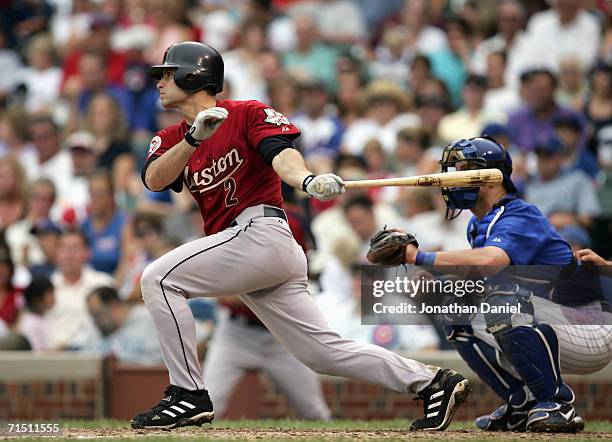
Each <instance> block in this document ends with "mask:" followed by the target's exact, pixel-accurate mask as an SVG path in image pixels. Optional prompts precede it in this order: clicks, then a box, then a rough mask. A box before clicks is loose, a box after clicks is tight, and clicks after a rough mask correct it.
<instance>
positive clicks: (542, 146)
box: [533, 137, 565, 155]
mask: <svg viewBox="0 0 612 442" xmlns="http://www.w3.org/2000/svg"><path fill="white" fill-rule="evenodd" d="M563 150H565V146H564V145H563V143H562V142H561V140H559V138H557V137H550V138H548V139H545V140H540V141H538V143H537V144H536V146H535V147H534V149H533V151H534V152H535V153H537V154H546V155H555V154H560V153H561V152H563Z"/></svg>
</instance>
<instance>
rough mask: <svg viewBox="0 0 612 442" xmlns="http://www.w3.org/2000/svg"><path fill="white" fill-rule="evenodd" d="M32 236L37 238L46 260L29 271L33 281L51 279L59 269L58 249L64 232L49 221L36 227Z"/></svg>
mask: <svg viewBox="0 0 612 442" xmlns="http://www.w3.org/2000/svg"><path fill="white" fill-rule="evenodd" d="M32 234H33V235H35V236H36V239H37V242H38V246H39V247H40V250H41V251H42V254H43V256H44V260H43V261H42V262H41V263H40V264H35V265H33V266H31V267H30V268H29V269H28V270H29V271H30V275H32V279H35V278H51V275H52V274H53V272H55V269H56V267H57V247H58V244H59V239H60V236H61V234H62V231H61V230H60V228H59V227H58V226H57V225H55V224H54V223H52V222H51V221H47V222H45V223H43V224H41V225H37V226H35V227H34V228H33V229H32Z"/></svg>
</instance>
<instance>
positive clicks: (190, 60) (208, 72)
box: [149, 41, 223, 94]
mask: <svg viewBox="0 0 612 442" xmlns="http://www.w3.org/2000/svg"><path fill="white" fill-rule="evenodd" d="M166 69H175V72H174V82H175V83H176V85H177V86H178V87H180V88H181V89H183V90H184V91H187V92H197V91H199V90H202V89H210V90H211V91H212V92H214V93H215V94H217V93H219V92H221V91H222V90H223V59H222V58H221V54H219V53H218V52H217V51H216V50H215V49H213V48H212V47H210V46H208V45H206V44H204V43H198V42H195V41H184V42H181V43H175V44H173V45H172V46H170V47H169V48H168V49H166V52H165V54H164V59H163V61H162V64H158V65H155V66H151V68H150V69H149V73H150V75H151V77H153V78H154V79H156V80H161V78H162V76H163V75H164V70H166Z"/></svg>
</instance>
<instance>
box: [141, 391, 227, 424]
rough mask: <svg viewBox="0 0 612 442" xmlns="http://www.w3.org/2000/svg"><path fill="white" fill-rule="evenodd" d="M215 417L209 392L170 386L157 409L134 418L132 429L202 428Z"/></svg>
mask: <svg viewBox="0 0 612 442" xmlns="http://www.w3.org/2000/svg"><path fill="white" fill-rule="evenodd" d="M214 417H215V413H214V411H213V406H212V402H211V401H210V398H209V397H208V391H206V390H196V391H189V390H186V389H184V388H181V387H177V386H174V385H170V386H168V387H167V388H166V391H165V392H164V398H163V399H162V400H161V401H160V402H159V404H157V405H156V406H155V407H153V408H151V409H150V410H148V411H145V412H144V413H140V414H138V415H136V416H134V417H133V418H132V420H131V421H130V424H131V425H132V428H137V429H141V428H145V429H170V428H177V427H186V426H188V425H196V426H201V425H202V424H207V423H210V422H212V420H213V418H214Z"/></svg>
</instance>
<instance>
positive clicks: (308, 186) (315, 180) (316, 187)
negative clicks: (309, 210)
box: [302, 173, 345, 201]
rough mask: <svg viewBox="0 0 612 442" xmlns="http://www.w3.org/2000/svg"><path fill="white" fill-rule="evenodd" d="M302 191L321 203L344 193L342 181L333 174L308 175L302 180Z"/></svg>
mask: <svg viewBox="0 0 612 442" xmlns="http://www.w3.org/2000/svg"><path fill="white" fill-rule="evenodd" d="M302 189H303V190H304V191H305V192H306V193H308V195H310V196H312V197H313V198H316V199H318V200H321V201H329V200H332V199H334V198H336V197H337V196H339V195H341V194H343V193H344V191H345V189H344V181H342V178H340V177H339V176H338V175H334V174H333V173H324V174H323V175H316V176H315V175H309V176H307V177H306V179H304V183H303V184H302Z"/></svg>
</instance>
